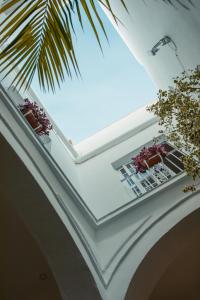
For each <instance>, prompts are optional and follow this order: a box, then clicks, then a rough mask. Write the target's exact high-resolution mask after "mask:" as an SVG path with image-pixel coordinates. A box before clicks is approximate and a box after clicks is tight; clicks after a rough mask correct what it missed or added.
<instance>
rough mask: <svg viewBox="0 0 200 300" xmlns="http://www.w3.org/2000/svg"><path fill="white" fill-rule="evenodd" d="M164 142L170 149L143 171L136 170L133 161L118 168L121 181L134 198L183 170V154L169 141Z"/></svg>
mask: <svg viewBox="0 0 200 300" xmlns="http://www.w3.org/2000/svg"><path fill="white" fill-rule="evenodd" d="M164 144H165V145H166V146H167V147H168V149H170V151H168V154H167V156H166V157H164V158H162V161H161V162H159V163H157V164H155V165H154V166H153V167H149V168H147V170H146V171H145V172H143V173H141V172H136V169H135V167H134V164H133V162H128V163H127V164H125V165H123V166H122V167H121V168H120V169H119V172H120V177H121V182H122V183H123V184H124V185H125V186H126V188H128V189H129V190H131V191H132V193H133V195H134V196H135V198H137V197H141V196H142V195H144V194H146V193H148V192H150V191H152V190H153V189H155V188H157V187H158V186H160V185H162V184H163V183H165V182H167V181H169V180H170V179H172V178H174V177H175V176H177V175H178V174H180V173H182V172H183V171H184V167H183V163H182V161H181V157H182V156H183V154H182V153H181V152H180V151H178V150H176V149H174V148H173V147H172V146H171V145H170V144H169V143H166V142H164Z"/></svg>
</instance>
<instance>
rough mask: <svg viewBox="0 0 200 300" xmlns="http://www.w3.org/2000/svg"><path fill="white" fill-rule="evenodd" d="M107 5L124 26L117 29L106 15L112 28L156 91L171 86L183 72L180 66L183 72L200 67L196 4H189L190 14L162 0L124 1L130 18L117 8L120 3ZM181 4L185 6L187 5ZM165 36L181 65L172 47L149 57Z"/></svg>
mask: <svg viewBox="0 0 200 300" xmlns="http://www.w3.org/2000/svg"><path fill="white" fill-rule="evenodd" d="M110 2H111V4H112V7H113V10H114V12H115V14H116V15H117V17H118V18H119V19H120V21H121V22H122V23H123V25H121V24H118V26H117V25H116V23H115V22H113V20H112V18H111V16H110V15H109V14H108V15H109V17H110V19H111V20H112V23H113V25H114V26H115V28H116V30H117V31H118V32H119V34H120V35H121V37H122V39H123V40H124V41H125V43H126V44H127V46H128V47H129V49H130V50H131V52H132V53H133V55H134V56H135V57H136V58H137V59H138V61H139V62H140V63H141V64H143V65H144V68H145V69H146V71H147V72H148V73H149V75H150V76H151V78H152V79H153V81H154V82H155V84H156V85H157V87H159V88H166V87H167V86H168V85H171V80H172V77H174V76H176V75H178V74H179V73H180V72H182V71H183V67H182V64H183V66H184V67H185V69H191V68H195V67H196V66H197V65H198V64H200V54H199V53H200V37H199V31H200V21H199V15H200V1H199V0H192V2H193V3H194V6H191V5H190V6H189V7H190V9H189V10H187V9H185V8H183V7H181V6H180V5H179V4H177V3H176V7H174V6H172V5H167V4H166V3H164V2H163V1H161V0H159V1H155V0H147V1H142V0H126V1H125V3H126V5H127V8H128V11H129V14H128V13H127V12H126V11H125V9H124V8H123V7H122V5H121V4H120V0H111V1H110ZM175 2H176V1H172V3H175ZM177 2H178V1H177ZM182 2H183V3H185V4H186V3H187V4H188V2H189V1H187V0H182ZM106 13H107V12H106ZM166 35H168V36H169V37H171V39H172V40H173V41H174V42H175V44H176V45H177V53H178V56H179V58H180V60H181V64H180V62H179V61H178V60H177V57H176V55H175V52H174V50H173V45H172V44H170V45H166V46H163V47H161V48H160V51H159V52H157V54H156V55H155V56H152V55H150V53H149V51H150V50H151V49H152V47H153V46H154V45H155V44H156V43H157V42H158V41H159V40H160V39H161V38H163V37H164V36H166ZM170 47H172V48H170ZM133 80H134V78H133Z"/></svg>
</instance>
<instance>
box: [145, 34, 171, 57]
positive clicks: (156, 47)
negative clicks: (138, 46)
mask: <svg viewBox="0 0 200 300" xmlns="http://www.w3.org/2000/svg"><path fill="white" fill-rule="evenodd" d="M171 42H172V43H173V41H172V39H171V38H170V37H169V36H164V37H163V38H162V39H160V40H159V41H158V42H157V43H156V44H155V45H154V46H153V48H152V49H151V50H150V52H151V54H152V55H153V56H155V55H156V53H157V52H158V51H159V50H160V47H161V46H165V45H167V44H169V43H171Z"/></svg>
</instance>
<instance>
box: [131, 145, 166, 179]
mask: <svg viewBox="0 0 200 300" xmlns="http://www.w3.org/2000/svg"><path fill="white" fill-rule="evenodd" d="M156 154H159V155H160V156H162V157H164V156H166V154H167V151H166V149H165V146H164V145H162V144H155V145H153V146H150V147H148V148H146V147H144V148H143V149H142V150H141V151H140V153H139V154H138V155H136V156H135V157H133V158H132V160H133V164H134V166H135V169H136V173H138V172H140V173H143V172H145V171H146V169H147V164H146V163H145V161H147V160H149V159H150V158H151V157H153V156H155V155H156Z"/></svg>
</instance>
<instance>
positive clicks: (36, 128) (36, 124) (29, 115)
mask: <svg viewBox="0 0 200 300" xmlns="http://www.w3.org/2000/svg"><path fill="white" fill-rule="evenodd" d="M22 113H23V115H24V117H25V118H26V120H27V121H28V122H29V124H30V125H31V127H32V128H33V129H34V131H35V132H36V133H40V132H41V131H42V125H41V124H40V123H39V122H38V120H37V119H36V117H35V116H34V114H33V112H32V110H31V109H29V110H28V111H22Z"/></svg>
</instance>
